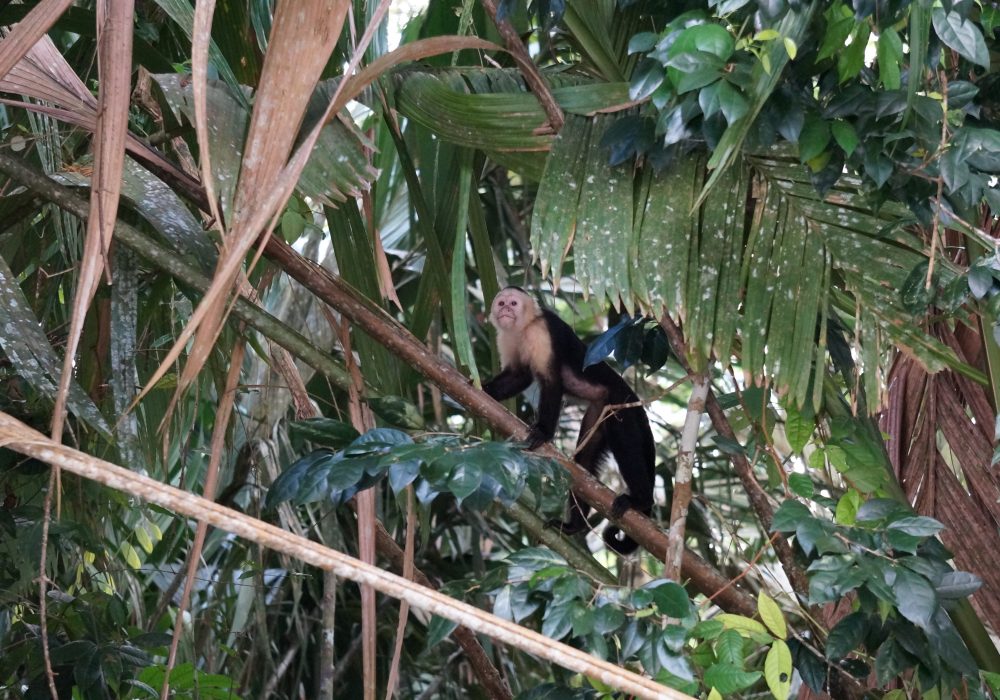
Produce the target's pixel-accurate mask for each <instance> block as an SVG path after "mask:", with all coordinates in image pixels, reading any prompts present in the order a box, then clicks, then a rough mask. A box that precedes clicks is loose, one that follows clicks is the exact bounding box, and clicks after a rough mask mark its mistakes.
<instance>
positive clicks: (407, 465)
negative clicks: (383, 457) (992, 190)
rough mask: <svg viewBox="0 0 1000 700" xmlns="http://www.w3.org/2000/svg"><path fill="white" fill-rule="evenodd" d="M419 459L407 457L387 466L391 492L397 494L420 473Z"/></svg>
mask: <svg viewBox="0 0 1000 700" xmlns="http://www.w3.org/2000/svg"><path fill="white" fill-rule="evenodd" d="M420 465H421V461H420V460H418V459H407V460H404V461H402V462H396V463H394V464H392V465H391V466H390V467H389V487H390V488H391V489H392V492H393V493H396V494H398V493H399V492H401V491H402V490H403V489H405V488H406V487H407V486H409V485H410V484H412V483H413V481H414V480H415V479H416V478H417V477H418V476H419V475H420Z"/></svg>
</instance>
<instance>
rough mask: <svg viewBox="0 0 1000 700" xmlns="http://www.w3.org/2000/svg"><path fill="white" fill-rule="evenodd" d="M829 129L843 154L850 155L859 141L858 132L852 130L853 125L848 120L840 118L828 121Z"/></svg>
mask: <svg viewBox="0 0 1000 700" xmlns="http://www.w3.org/2000/svg"><path fill="white" fill-rule="evenodd" d="M830 131H831V133H832V134H833V138H834V140H835V141H836V142H837V145H838V146H840V147H841V148H842V149H843V151H844V155H847V156H850V155H851V154H852V153H854V150H855V149H856V148H857V147H858V144H859V143H861V139H859V138H858V132H857V131H855V130H854V126H853V125H851V123H850V122H845V121H841V120H840V119H837V120H834V121H832V122H830Z"/></svg>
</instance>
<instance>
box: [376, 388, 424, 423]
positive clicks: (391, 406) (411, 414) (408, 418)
mask: <svg viewBox="0 0 1000 700" xmlns="http://www.w3.org/2000/svg"><path fill="white" fill-rule="evenodd" d="M368 405H369V406H371V407H372V411H374V412H375V415H377V416H378V417H379V418H381V419H383V420H384V421H386V422H387V423H389V424H391V425H396V426H399V427H400V428H405V429H406V430H424V429H425V428H426V424H425V423H424V417H423V415H421V413H420V410H419V409H418V408H417V407H416V406H415V405H414V404H413V403H412V402H410V401H407V400H406V399H404V398H403V397H402V396H375V397H371V398H369V399H368Z"/></svg>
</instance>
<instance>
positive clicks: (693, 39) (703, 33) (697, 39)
mask: <svg viewBox="0 0 1000 700" xmlns="http://www.w3.org/2000/svg"><path fill="white" fill-rule="evenodd" d="M735 47H736V41H735V40H734V39H733V35H732V34H730V33H729V32H728V31H727V30H726V29H725V28H724V27H722V26H720V25H718V24H712V23H705V24H696V25H694V26H692V27H688V28H687V29H685V30H684V31H682V32H681V34H680V36H678V37H677V39H676V41H674V43H673V45H672V46H671V47H670V51H669V52H668V55H669V56H676V55H678V54H681V53H690V52H691V51H694V50H697V51H703V52H705V53H710V54H713V55H715V56H717V57H718V58H719V59H721V60H723V61H726V60H728V59H729V57H730V56H732V55H733V50H734V49H735Z"/></svg>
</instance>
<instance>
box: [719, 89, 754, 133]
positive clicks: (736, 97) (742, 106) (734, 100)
mask: <svg viewBox="0 0 1000 700" xmlns="http://www.w3.org/2000/svg"><path fill="white" fill-rule="evenodd" d="M717 94H718V99H719V108H720V109H721V110H722V114H723V116H724V117H725V118H726V122H728V123H729V124H733V123H734V122H735V121H737V120H738V119H739V118H740V117H742V116H743V115H744V114H746V113H747V111H748V110H749V109H750V103H749V102H748V101H747V98H746V97H744V96H743V93H741V92H740V91H739V90H737V89H736V88H735V87H733V85H732V83H730V82H729V81H728V80H721V81H719V88H718V93H717Z"/></svg>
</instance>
